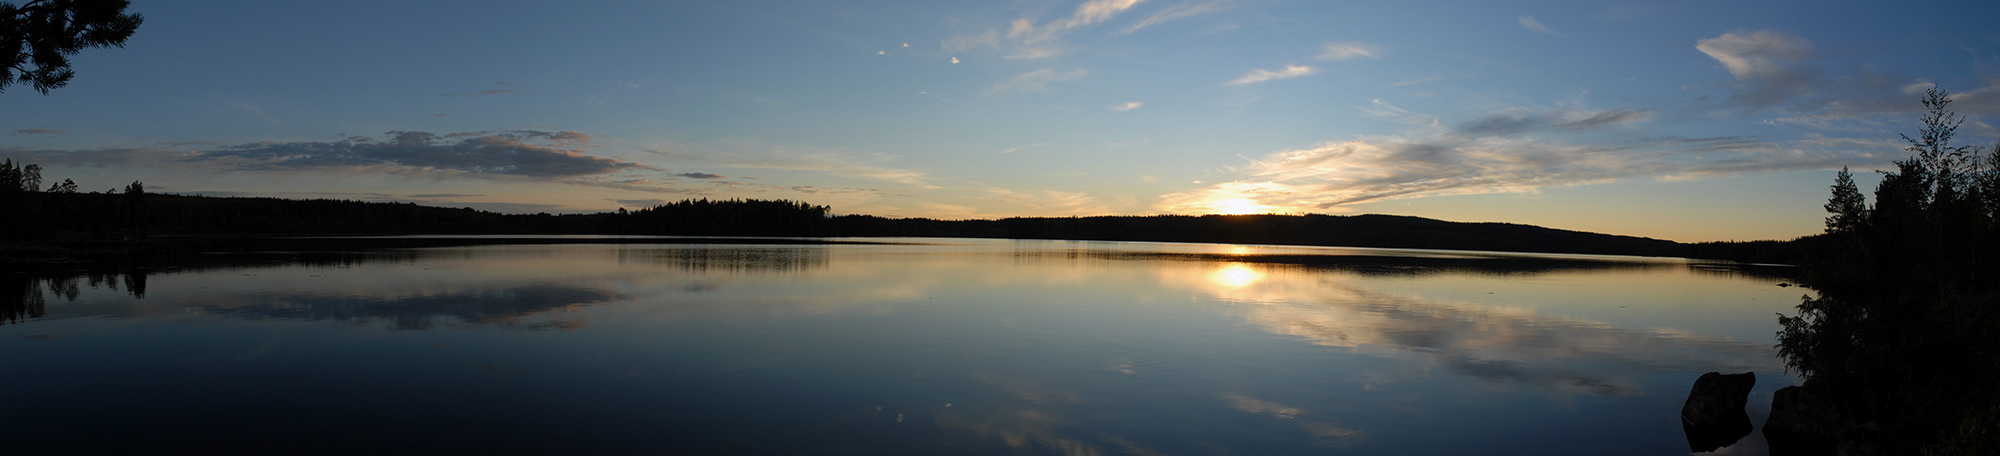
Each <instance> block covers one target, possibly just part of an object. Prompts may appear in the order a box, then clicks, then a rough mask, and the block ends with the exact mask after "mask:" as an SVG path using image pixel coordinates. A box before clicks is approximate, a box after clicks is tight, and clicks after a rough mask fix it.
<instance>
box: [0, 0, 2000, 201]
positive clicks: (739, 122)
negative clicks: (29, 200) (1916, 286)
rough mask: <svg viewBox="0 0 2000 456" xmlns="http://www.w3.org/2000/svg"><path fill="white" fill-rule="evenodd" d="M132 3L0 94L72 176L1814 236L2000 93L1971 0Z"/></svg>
mask: <svg viewBox="0 0 2000 456" xmlns="http://www.w3.org/2000/svg"><path fill="white" fill-rule="evenodd" d="M576 3H578V4H568V3H554V4H552V3H547V2H500V1H479V2H337V3H289V2H207V1H175V2H165V1H145V0H141V1H135V2H134V3H133V5H132V7H131V9H130V10H129V11H131V12H136V13H140V14H143V15H144V16H145V17H146V22H145V24H144V25H143V26H142V27H140V29H139V31H138V33H137V34H136V35H134V36H133V37H132V39H131V40H129V41H128V42H127V43H126V47H124V48H122V49H90V50H86V51H85V52H83V53H82V54H80V55H78V56H77V57H76V58H75V60H74V64H73V67H74V68H75V70H76V72H77V76H76V78H75V79H74V80H72V81H71V82H70V84H69V86H68V87H64V88H61V89H57V90H55V91H53V92H51V93H50V94H49V95H46V96H44V95H41V94H38V93H35V92H34V91H33V90H32V89H31V88H29V87H26V86H20V85H12V86H8V87H7V90H6V91H5V92H4V94H0V139H4V141H0V156H5V157H9V158H13V159H15V160H17V161H24V162H28V163H39V164H42V165H43V166H44V168H45V171H44V175H45V177H46V178H51V179H54V180H58V181H59V180H61V179H64V178H69V179H75V180H76V181H77V182H78V183H79V184H80V185H81V186H82V187H83V188H84V189H86V190H91V189H100V190H99V191H102V190H101V189H109V188H113V187H118V186H122V185H123V184H125V183H128V182H130V181H132V180H143V181H144V182H146V185H147V188H148V189H150V190H154V191H160V192H170V193H183V194H196V193H199V194H205V195H244V196H249V195H258V196H279V197H290V198H341V199H356V200H370V201H411V202H417V203H421V204H431V205H440V206H448V207H462V206H469V207H476V208H482V209H490V210H499V211H504V212H542V211H548V212H584V211H603V210H614V209H616V208H619V207H627V208H638V207H644V206H650V205H653V204H658V203H660V202H663V201H674V200H680V199H685V198H763V199H793V200H801V201H806V202H810V203H813V204H824V205H830V206H832V207H833V208H834V210H835V211H836V212H839V213H862V214H876V215H885V216H903V217H917V216H920V217H935V218H947V219H958V218H991V217H1006V216H1069V215H1132V214H1160V213H1180V214H1200V213H1242V212H1257V213H1261V212H1278V213H1325V214H1361V213H1386V214H1400V215H1415V216H1423V217H1432V218H1439V219H1445V220H1454V221H1473V222H1486V221H1491V222H1512V223H1526V224H1536V225H1544V226H1550V227H1557V228H1565V229H1576V230H1585V231H1598V232H1607V233H1615V234H1629V235H1639V236H1650V237H1657V238H1665V239H1673V240H1679V241H1708V240H1730V239H1736V240H1748V239H1768V238H1778V239H1788V238H1791V237H1795V236H1800V235H1805V234H1811V233H1814V232H1817V231H1818V230H1819V229H1820V226H1821V218H1822V217H1823V216H1824V213H1823V211H1821V210H1820V209H1819V205H1820V204H1822V203H1823V202H1824V201H1825V198H1826V194H1827V190H1826V189H1827V185H1829V184H1830V183H1831V182H1832V175H1833V171H1835V170H1838V169H1839V168H1840V167H1842V166H1848V167H1852V168H1853V169H1855V170H1857V171H1860V173H1859V174H1858V177H1860V178H1861V180H1862V182H1863V184H1864V185H1872V183H1873V181H1874V177H1873V173H1871V172H1868V171H1872V170H1876V169H1883V168H1886V167H1888V166H1889V162H1890V161H1891V160H1895V159H1897V158H1900V157H1901V154H1902V152H1901V151H1900V149H1899V147H1900V145H1901V143H1900V140H1898V139H1897V137H1896V134H1897V133H1914V132H1915V131H1916V129H1917V115H1918V113H1917V111H1918V110H1919V109H1921V106H1920V105H1919V104H1918V103H1917V99H1918V96H1919V95H1920V94H1921V93H1922V91H1923V90H1924V89H1925V88H1927V87H1930V86H1932V85H1937V86H1941V87H1943V88H1945V89H1947V90H1949V91H1951V92H1952V93H1953V94H1954V95H1955V99H1954V103H1953V105H1952V107H1953V108H1954V109H1955V110H1956V111H1957V112H1959V113H1960V114H1963V115H1965V116H1966V117H1967V118H1968V119H1969V120H1968V121H1967V122H1966V123H1965V126H1964V127H1963V128H1962V129H1961V130H1960V141H1961V143H1967V142H1969V143H1977V144H1982V145H1990V144H1992V143H1993V141H1995V138H1996V131H1995V128H1994V126H1993V125H1994V124H2000V25H1995V24H1996V23H1995V22H1994V21H1992V20H1991V19H1992V18H1994V17H2000V5H1995V4H1993V3H1990V2H1932V3H1908V4H1899V5H1890V4H1887V3H1888V2H1687V1H1676V2H1631V3H1618V2H1326V1H1279V0H1271V1H1199V0H1198V1H1177V0H1146V1H1130V0H1093V1H1087V2H1078V1H1042V0H1024V1H1011V2H1009V1H989V2H947V1H912V2H886V1H878V2H824V1H798V2H782V1H743V2H610V1H606V2H576Z"/></svg>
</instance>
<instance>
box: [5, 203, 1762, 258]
mask: <svg viewBox="0 0 2000 456" xmlns="http://www.w3.org/2000/svg"><path fill="white" fill-rule="evenodd" d="M13 197H14V201H13V203H12V207H13V208H15V209H16V210H17V211H18V212H16V213H17V214H23V215H26V216H25V217H20V218H13V219H10V220H9V221H8V222H7V224H8V226H7V230H6V233H7V236H8V238H9V239H8V240H11V241H15V242H17V243H18V242H31V243H72V244H74V243H79V242H81V243H114V244H116V243H132V242H140V241H142V240H145V239H156V240H158V239H164V238H215V237H241V236H286V235H289V236H296V235H387V234H631V235H687V236H848V237H880V236H917V237H970V238H1007V239H1072V240H1106V241H1157V242H1212V243H1239V244H1273V245H1313V246H1349V247H1382V248H1416V249H1447V250H1492V251H1510V252H1547V253H1583V254H1615V255H1642V256H1691V257H1701V258H1712V259H1733V260H1755V261H1761V262H1788V260H1790V259H1795V258H1796V257H1797V254H1796V250H1797V247H1796V245H1795V244H1796V242H1777V241H1762V242H1752V243H1706V244H1698V245H1685V244H1680V243H1676V242H1673V241H1666V240H1659V239H1649V238H1641V237H1632V236H1616V235H1607V234H1597V233H1586V232H1581V231H1569V230H1559V229H1552V228H1543V227H1537V226H1529V225H1518V224H1510V223H1458V222H1447V221H1442V220H1433V219H1426V218H1420V217H1407V216H1394V215H1355V216H1336V215H1316V214H1315V215H1204V216H1185V215H1156V216H1115V217H1059V218H1055V217H1051V218H1008V219H1000V220H957V221H948V220H933V219H923V218H909V219H893V218H883V217H876V216H868V215H843V216H833V215H831V214H830V209H829V208H828V207H826V206H813V205H809V204H805V203H799V202H793V201H762V200H714V201H711V200H687V201H681V202H676V203H669V204H664V205H660V206H656V207H651V208H644V209H639V210H635V211H626V210H622V209H621V210H619V211H618V212H604V213H595V214H548V213H542V214H500V213H494V212H486V211H479V210H474V209H471V208H442V207H429V206H419V205H415V204H410V203H376V202H361V201H345V200H326V199H317V200H287V199H278V198H216V197H203V196H184V195H163V194H145V193H140V194H131V193H51V192H23V193H15V194H14V195H13Z"/></svg>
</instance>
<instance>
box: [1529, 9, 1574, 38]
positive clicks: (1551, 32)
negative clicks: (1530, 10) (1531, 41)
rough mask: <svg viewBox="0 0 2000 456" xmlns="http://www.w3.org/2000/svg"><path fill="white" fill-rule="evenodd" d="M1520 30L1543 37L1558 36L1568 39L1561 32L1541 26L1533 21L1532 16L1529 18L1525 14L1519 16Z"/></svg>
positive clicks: (1536, 21)
mask: <svg viewBox="0 0 2000 456" xmlns="http://www.w3.org/2000/svg"><path fill="white" fill-rule="evenodd" d="M1521 28H1524V29H1528V31H1530V32H1535V33H1540V34H1543V35H1549V36H1560V37H1564V38H1568V37H1569V35H1567V34H1564V33H1563V32H1558V31H1556V30H1555V29H1552V28H1549V26H1547V25H1542V21H1538V20H1535V17H1534V16H1529V15H1526V14H1523V15H1521Z"/></svg>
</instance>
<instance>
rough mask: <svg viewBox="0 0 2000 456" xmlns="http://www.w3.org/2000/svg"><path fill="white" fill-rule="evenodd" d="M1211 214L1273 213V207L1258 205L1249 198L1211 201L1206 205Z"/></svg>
mask: <svg viewBox="0 0 2000 456" xmlns="http://www.w3.org/2000/svg"><path fill="white" fill-rule="evenodd" d="M1206 205H1207V206H1208V208H1209V210H1210V212H1211V213H1214V214H1220V215H1246V214H1264V213H1269V212H1271V206H1266V205H1263V204H1259V203H1257V200H1253V199H1249V198H1235V199H1225V200H1215V201H1210V202H1208V204H1206Z"/></svg>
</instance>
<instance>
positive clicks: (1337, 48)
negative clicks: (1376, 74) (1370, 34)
mask: <svg viewBox="0 0 2000 456" xmlns="http://www.w3.org/2000/svg"><path fill="white" fill-rule="evenodd" d="M1381 52H1382V48H1381V47H1380V46H1376V45H1372V44H1368V43H1353V42H1348V43H1327V44H1326V46H1324V47H1323V48H1322V49H1321V50H1320V53H1319V57H1315V58H1317V59H1319V60H1347V59H1351V58H1355V57H1370V58H1374V57H1380V56H1379V55H1377V54H1379V53H1381Z"/></svg>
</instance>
